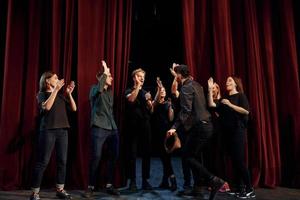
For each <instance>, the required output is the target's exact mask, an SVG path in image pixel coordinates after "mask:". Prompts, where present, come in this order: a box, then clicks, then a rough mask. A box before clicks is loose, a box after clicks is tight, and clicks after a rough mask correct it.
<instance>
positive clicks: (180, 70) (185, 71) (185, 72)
mask: <svg viewBox="0 0 300 200" xmlns="http://www.w3.org/2000/svg"><path fill="white" fill-rule="evenodd" d="M174 70H175V72H176V73H177V74H181V75H182V76H183V78H187V77H189V76H190V75H191V73H190V70H189V68H188V66H187V65H178V66H176V67H175V69H174Z"/></svg>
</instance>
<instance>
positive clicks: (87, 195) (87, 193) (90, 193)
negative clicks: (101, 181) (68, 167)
mask: <svg viewBox="0 0 300 200" xmlns="http://www.w3.org/2000/svg"><path fill="white" fill-rule="evenodd" d="M93 194H94V190H93V189H92V188H88V189H87V190H86V191H85V192H84V193H83V195H82V196H83V197H84V198H91V197H92V196H93Z"/></svg>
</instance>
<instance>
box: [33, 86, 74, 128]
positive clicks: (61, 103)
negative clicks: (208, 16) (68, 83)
mask: <svg viewBox="0 0 300 200" xmlns="http://www.w3.org/2000/svg"><path fill="white" fill-rule="evenodd" d="M50 95H51V92H39V93H38V95H37V100H38V105H39V109H40V130H45V129H57V128H70V124H69V121H68V116H67V110H66V107H67V103H68V102H67V100H66V99H65V97H64V96H63V95H61V94H57V96H56V98H55V101H54V103H53V105H52V107H51V109H50V110H49V111H47V110H45V109H43V108H42V103H43V102H45V101H46V100H47V99H48V98H49V96H50Z"/></svg>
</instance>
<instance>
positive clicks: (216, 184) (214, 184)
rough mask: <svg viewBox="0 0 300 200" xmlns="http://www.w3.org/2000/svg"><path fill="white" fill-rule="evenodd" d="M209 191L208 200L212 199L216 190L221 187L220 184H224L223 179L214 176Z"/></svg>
mask: <svg viewBox="0 0 300 200" xmlns="http://www.w3.org/2000/svg"><path fill="white" fill-rule="evenodd" d="M210 184H211V191H210V195H209V200H214V199H215V196H216V194H217V192H218V191H219V190H220V189H221V188H222V186H223V185H224V184H225V181H223V180H222V179H220V178H219V177H216V176H215V177H214V178H213V179H212V180H211V181H210Z"/></svg>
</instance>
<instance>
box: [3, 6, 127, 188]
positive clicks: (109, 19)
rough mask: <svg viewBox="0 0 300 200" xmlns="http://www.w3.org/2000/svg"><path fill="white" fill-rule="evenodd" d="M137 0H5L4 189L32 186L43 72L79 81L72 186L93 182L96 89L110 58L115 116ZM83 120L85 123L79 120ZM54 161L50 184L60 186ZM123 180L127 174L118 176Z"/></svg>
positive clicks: (71, 156) (73, 119)
mask: <svg viewBox="0 0 300 200" xmlns="http://www.w3.org/2000/svg"><path fill="white" fill-rule="evenodd" d="M131 3H132V1H131V0H124V1H118V0H97V1H96V0H95V1H94V0H77V1H76V0H66V1H60V0H53V1H52V0H47V1H39V0H28V1H16V0H7V1H1V8H0V11H1V18H0V20H1V27H0V28H1V40H0V49H1V51H0V52H1V55H0V61H1V63H0V65H1V66H0V71H1V82H0V83H1V85H0V86H1V90H0V92H1V97H0V103H1V106H0V114H1V115H0V116H1V121H0V188H1V189H5V190H9V189H18V188H20V187H23V186H27V187H28V186H30V178H31V170H32V167H33V166H32V165H33V163H34V155H35V150H36V149H35V146H34V144H35V140H36V138H37V130H38V127H37V123H36V121H37V113H38V110H37V104H36V93H37V91H38V81H39V77H40V75H41V74H42V73H43V72H44V71H46V70H53V71H54V72H56V73H57V74H58V76H59V77H61V78H65V80H66V81H67V82H69V81H70V80H75V81H76V82H77V83H78V84H77V89H76V90H75V91H74V95H75V98H76V101H77V104H78V107H79V109H78V112H77V113H76V114H73V115H71V124H72V130H71V131H70V134H69V155H68V156H69V157H68V168H69V170H68V173H69V174H68V175H67V184H68V185H69V186H74V187H81V188H83V187H84V186H86V185H87V177H88V176H87V172H88V168H87V164H88V159H89V154H88V152H89V145H88V144H89V143H88V142H89V141H88V140H89V131H90V130H89V110H90V108H89V103H88V93H89V89H90V86H91V84H93V83H96V79H95V74H96V72H97V71H98V70H99V69H100V68H101V66H100V65H99V63H100V62H99V61H100V59H105V60H106V61H107V64H108V66H110V67H111V72H112V74H113V77H114V79H115V80H114V85H113V89H114V91H115V93H114V97H115V105H116V107H115V108H116V116H118V117H117V121H118V124H119V125H121V123H122V121H121V117H120V116H122V115H121V113H122V111H123V103H124V102H123V100H124V98H123V97H122V94H123V93H124V90H125V88H124V87H125V85H126V82H127V67H128V59H129V51H130V29H131V7H132V6H131ZM77 122H80V123H77ZM55 171H56V168H55V165H54V162H53V161H51V162H50V164H49V167H48V169H47V171H46V173H45V176H44V179H43V183H44V184H45V185H48V184H51V185H53V184H54V183H55V178H54V177H55ZM119 177H120V176H119Z"/></svg>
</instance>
